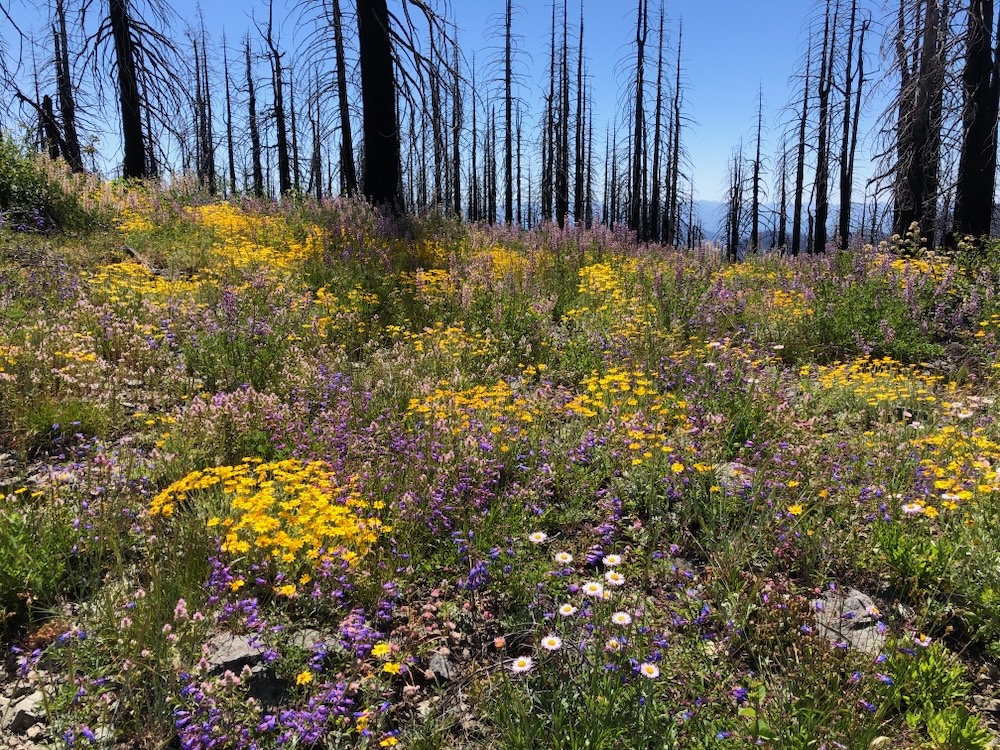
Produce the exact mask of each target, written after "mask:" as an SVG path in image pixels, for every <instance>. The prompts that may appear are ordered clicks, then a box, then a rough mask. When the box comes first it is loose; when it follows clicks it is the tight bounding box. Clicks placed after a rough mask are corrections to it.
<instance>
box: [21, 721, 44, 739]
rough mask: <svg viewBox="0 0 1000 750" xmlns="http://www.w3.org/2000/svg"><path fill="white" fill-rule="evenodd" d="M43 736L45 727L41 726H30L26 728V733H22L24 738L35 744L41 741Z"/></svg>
mask: <svg viewBox="0 0 1000 750" xmlns="http://www.w3.org/2000/svg"><path fill="white" fill-rule="evenodd" d="M44 735H45V727H44V726H42V725H41V724H33V725H31V726H30V727H28V731H26V732H25V733H24V736H25V737H27V738H28V739H29V740H31V741H32V742H37V741H38V740H40V739H42V737H43V736H44Z"/></svg>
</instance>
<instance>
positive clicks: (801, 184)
mask: <svg viewBox="0 0 1000 750" xmlns="http://www.w3.org/2000/svg"><path fill="white" fill-rule="evenodd" d="M810 46H812V45H811V44H810ZM811 62H812V58H811V57H810V56H809V55H808V54H807V55H806V74H805V80H804V82H803V85H802V111H801V112H800V113H799V139H798V146H797V148H796V160H795V190H794V193H793V195H794V196H795V197H794V201H793V202H794V208H793V209H792V255H793V256H795V255H798V254H799V252H800V251H801V249H802V198H803V195H804V194H805V173H806V171H805V170H806V125H807V124H808V121H809V83H810V81H809V73H810V64H811Z"/></svg>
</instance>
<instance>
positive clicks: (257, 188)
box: [244, 35, 264, 198]
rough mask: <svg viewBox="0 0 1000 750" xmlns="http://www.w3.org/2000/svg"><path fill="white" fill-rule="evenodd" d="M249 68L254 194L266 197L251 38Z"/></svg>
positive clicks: (246, 43) (247, 41)
mask: <svg viewBox="0 0 1000 750" xmlns="http://www.w3.org/2000/svg"><path fill="white" fill-rule="evenodd" d="M244 51H245V52H246V66H247V108H248V114H247V122H248V125H249V130H250V161H251V164H252V169H253V194H254V195H255V196H256V197H258V198H263V197H264V170H263V167H262V161H261V150H260V125H259V123H258V121H257V91H256V88H255V86H254V82H253V66H252V64H251V59H250V36H249V35H248V36H247V37H246V39H245V40H244Z"/></svg>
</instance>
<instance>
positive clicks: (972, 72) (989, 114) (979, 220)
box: [954, 0, 1000, 239]
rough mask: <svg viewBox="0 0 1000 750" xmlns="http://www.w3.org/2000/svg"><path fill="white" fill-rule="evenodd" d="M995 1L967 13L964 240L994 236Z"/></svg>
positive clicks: (960, 225) (958, 225)
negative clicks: (992, 226)
mask: <svg viewBox="0 0 1000 750" xmlns="http://www.w3.org/2000/svg"><path fill="white" fill-rule="evenodd" d="M992 22H993V0H971V2H970V3H969V9H968V12H967V25H968V26H967V31H966V42H965V45H966V58H965V69H964V70H963V71H962V85H963V93H964V97H965V105H964V109H963V111H962V134H963V139H962V150H961V154H960V156H959V162H958V181H957V184H956V189H955V226H954V232H955V234H956V235H957V236H958V237H962V236H965V235H971V236H972V237H974V238H977V239H978V238H982V237H984V236H987V235H989V233H990V225H991V222H992V218H993V199H994V191H995V182H996V172H997V117H998V111H1000V70H998V65H1000V20H998V21H997V28H996V31H995V32H993V31H992Z"/></svg>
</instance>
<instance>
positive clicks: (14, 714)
mask: <svg viewBox="0 0 1000 750" xmlns="http://www.w3.org/2000/svg"><path fill="white" fill-rule="evenodd" d="M44 702H45V697H44V696H43V695H42V691H41V690H36V691H35V692H34V693H32V694H31V695H29V696H26V697H24V698H22V699H21V700H19V701H18V702H17V703H15V704H13V705H12V706H11V707H10V711H9V716H10V724H8V725H7V729H8V730H9V731H10V732H12V733H13V734H24V733H25V732H27V731H28V729H29V728H30V727H32V726H34V725H35V724H40V723H42V722H43V721H45V703H44Z"/></svg>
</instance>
